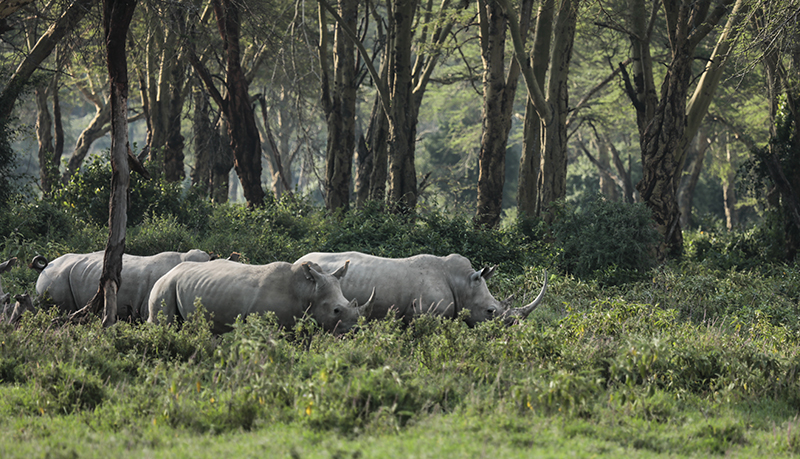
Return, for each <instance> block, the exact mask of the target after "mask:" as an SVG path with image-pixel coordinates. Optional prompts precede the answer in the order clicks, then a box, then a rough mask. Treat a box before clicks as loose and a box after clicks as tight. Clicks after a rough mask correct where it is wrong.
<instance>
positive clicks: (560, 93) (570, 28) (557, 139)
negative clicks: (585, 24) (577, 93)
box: [498, 0, 579, 220]
mask: <svg viewBox="0 0 800 459" xmlns="http://www.w3.org/2000/svg"><path fill="white" fill-rule="evenodd" d="M498 1H500V2H501V5H502V6H503V9H504V10H505V11H506V13H507V14H509V16H511V18H512V19H511V20H510V21H509V23H508V24H509V29H510V32H511V38H512V41H513V43H514V57H515V58H516V60H517V62H518V63H519V66H520V69H521V71H522V76H523V77H524V79H525V86H526V89H527V90H528V106H527V108H526V112H525V122H524V134H523V139H524V140H523V147H522V156H521V158H520V180H519V195H518V205H519V211H520V213H521V214H523V215H528V216H537V215H540V214H541V213H542V212H543V210H544V209H545V207H546V206H547V205H548V204H550V203H551V202H553V201H556V200H559V199H562V198H563V197H564V196H565V195H566V179H567V116H568V112H569V92H568V87H567V79H568V76H569V63H570V59H571V58H572V46H573V44H574V41H575V27H576V23H577V18H578V6H579V5H578V2H577V1H574V0H560V1H556V0H543V1H542V3H541V4H540V5H539V10H538V12H537V14H536V17H537V20H536V29H535V32H534V41H533V45H532V47H531V51H530V56H529V55H528V52H526V50H525V46H524V43H523V40H522V33H521V32H520V30H519V28H518V27H517V24H519V23H520V22H519V21H518V20H517V19H516V12H515V11H514V10H513V9H512V8H511V7H510V5H509V4H508V1H507V0H498ZM545 77H547V80H546V86H545ZM544 216H545V218H546V219H548V220H549V219H550V218H551V216H550V214H549V213H546V214H545V215H544Z"/></svg>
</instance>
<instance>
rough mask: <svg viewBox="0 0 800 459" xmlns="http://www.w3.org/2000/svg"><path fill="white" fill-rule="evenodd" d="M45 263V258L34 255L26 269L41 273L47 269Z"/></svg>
mask: <svg viewBox="0 0 800 459" xmlns="http://www.w3.org/2000/svg"><path fill="white" fill-rule="evenodd" d="M47 263H48V262H47V258H45V257H44V256H42V255H36V256H35V257H33V260H31V262H30V264H28V267H29V268H31V269H32V270H34V271H36V272H39V273H41V272H42V271H43V270H44V268H46V267H47Z"/></svg>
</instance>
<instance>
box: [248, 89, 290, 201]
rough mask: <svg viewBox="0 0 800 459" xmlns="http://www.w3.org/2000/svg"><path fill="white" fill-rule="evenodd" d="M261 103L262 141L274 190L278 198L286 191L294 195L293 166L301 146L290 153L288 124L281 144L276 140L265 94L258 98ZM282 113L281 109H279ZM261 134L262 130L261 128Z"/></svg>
mask: <svg viewBox="0 0 800 459" xmlns="http://www.w3.org/2000/svg"><path fill="white" fill-rule="evenodd" d="M258 101H259V105H261V117H262V119H263V121H264V133H263V135H262V138H261V143H262V144H263V145H264V146H263V147H262V148H263V149H264V150H265V152H266V154H267V164H268V165H269V169H270V174H271V176H272V192H273V194H274V195H275V197H276V198H280V197H281V195H283V194H284V193H286V194H288V195H290V196H291V195H292V175H291V167H292V161H293V160H294V155H295V154H296V153H297V151H298V150H299V146H298V148H297V149H295V151H294V152H293V153H289V152H288V151H287V150H288V149H289V142H288V141H287V140H286V138H287V137H286V135H288V131H289V127H288V126H286V128H287V132H285V133H284V134H285V135H284V136H282V137H281V139H282V141H281V145H280V146H279V145H278V142H277V141H276V140H275V136H274V135H273V131H272V128H271V127H270V121H269V120H270V118H269V115H268V114H267V112H268V110H267V101H266V98H265V97H264V95H263V94H262V95H261V97H260V98H259V99H258ZM277 111H278V112H279V113H280V110H277ZM259 134H260V135H261V131H260V130H259ZM284 161H285V162H284Z"/></svg>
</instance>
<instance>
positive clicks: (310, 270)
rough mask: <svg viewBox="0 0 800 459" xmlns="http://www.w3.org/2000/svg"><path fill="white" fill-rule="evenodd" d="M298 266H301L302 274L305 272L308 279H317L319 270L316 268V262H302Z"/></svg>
mask: <svg viewBox="0 0 800 459" xmlns="http://www.w3.org/2000/svg"><path fill="white" fill-rule="evenodd" d="M300 266H301V267H302V268H303V274H305V276H306V279H308V280H310V281H312V282H317V279H318V278H319V276H320V272H319V270H318V269H317V268H319V266H317V265H316V264H314V263H311V262H309V261H306V262H304V263H303V264H302V265H300Z"/></svg>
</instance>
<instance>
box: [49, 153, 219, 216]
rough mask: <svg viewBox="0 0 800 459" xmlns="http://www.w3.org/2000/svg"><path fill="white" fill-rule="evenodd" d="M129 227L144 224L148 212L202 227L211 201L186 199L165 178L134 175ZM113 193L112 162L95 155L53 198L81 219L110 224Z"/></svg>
mask: <svg viewBox="0 0 800 459" xmlns="http://www.w3.org/2000/svg"><path fill="white" fill-rule="evenodd" d="M130 195H131V197H130V200H129V205H128V226H129V227H132V226H136V225H138V224H140V223H141V222H142V221H144V219H145V218H146V217H147V216H148V215H159V216H166V215H172V216H174V217H176V218H177V219H178V221H180V222H181V223H183V224H186V225H187V226H190V227H192V229H198V226H197V225H201V224H202V219H203V217H204V216H205V215H207V213H208V211H209V210H208V208H209V206H208V204H205V203H204V201H202V200H201V199H198V198H197V197H196V196H195V195H191V196H190V197H189V198H184V196H183V195H182V187H181V184H180V183H170V182H166V181H164V180H163V179H153V180H145V179H144V178H142V177H141V176H139V175H138V174H132V175H131V181H130ZM110 196H111V162H110V160H109V159H108V157H107V155H105V156H103V157H100V156H94V157H93V159H92V161H91V162H90V163H88V164H84V165H83V166H82V167H81V170H80V171H79V172H78V173H77V174H75V175H74V176H73V177H72V178H71V179H70V181H69V182H68V183H67V184H66V185H65V186H64V187H62V188H60V189H58V190H57V191H56V192H55V193H54V196H53V201H54V202H56V203H58V205H61V206H65V207H66V208H68V209H70V212H71V213H73V214H74V215H75V216H76V217H77V218H79V219H80V220H82V221H84V222H88V223H91V224H94V225H106V224H108V203H109V199H110Z"/></svg>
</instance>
